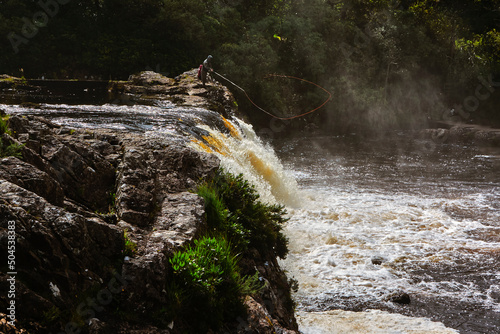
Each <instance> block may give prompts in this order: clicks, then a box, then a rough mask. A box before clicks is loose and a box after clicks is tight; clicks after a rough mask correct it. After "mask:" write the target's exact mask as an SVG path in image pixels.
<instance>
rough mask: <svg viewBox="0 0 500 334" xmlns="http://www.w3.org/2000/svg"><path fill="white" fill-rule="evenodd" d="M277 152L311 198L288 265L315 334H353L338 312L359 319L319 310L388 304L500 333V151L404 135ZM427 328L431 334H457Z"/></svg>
mask: <svg viewBox="0 0 500 334" xmlns="http://www.w3.org/2000/svg"><path fill="white" fill-rule="evenodd" d="M276 146H277V150H278V152H279V155H280V157H281V159H282V160H283V162H284V164H285V165H286V166H287V168H288V169H290V170H291V171H292V173H293V175H294V176H295V178H296V180H297V181H298V184H299V186H300V189H301V197H302V199H303V200H302V201H301V202H302V205H301V206H300V207H298V208H295V209H291V220H290V222H289V224H288V226H287V233H288V236H289V237H290V248H291V254H290V255H289V257H288V258H287V259H286V261H284V266H285V267H286V268H287V269H288V271H289V272H290V274H292V275H293V276H294V277H295V278H296V279H297V280H298V282H299V284H300V288H299V290H298V292H297V293H296V298H297V301H298V309H299V310H300V311H301V312H300V313H299V315H301V317H302V319H303V325H304V326H305V328H306V330H305V332H309V333H328V332H329V331H328V329H325V328H330V327H331V328H330V330H331V332H332V333H333V332H335V333H343V332H348V331H342V330H341V331H333V330H334V328H337V327H338V326H341V325H340V323H341V321H340V320H339V321H338V322H337V321H335V317H337V319H342V317H348V318H350V319H351V320H350V321H351V322H352V319H353V315H352V314H349V316H347V313H346V314H344V315H340V316H339V314H338V313H334V314H329V313H318V312H325V311H328V310H349V311H363V310H367V309H379V310H385V311H388V312H397V313H400V314H405V315H409V316H414V317H417V316H423V317H427V318H429V319H433V320H436V321H440V322H442V323H444V324H445V325H446V326H448V327H451V328H455V329H457V330H459V332H460V333H500V151H495V150H486V149H483V150H481V149H478V148H475V147H464V146H460V145H454V144H449V145H439V146H436V145H434V144H432V143H429V142H419V141H416V140H410V139H409V138H407V137H405V136H403V135H400V136H394V137H393V138H391V139H390V140H382V141H374V142H371V141H361V140H358V139H357V138H356V137H355V136H353V137H352V138H344V137H343V138H335V137H323V138H308V139H304V138H299V139H292V140H285V141H282V142H281V143H276ZM358 316H359V317H360V318H361V317H364V318H365V322H367V323H370V322H371V323H373V324H374V325H375V326H382V328H385V329H386V330H387V331H385V332H384V331H383V330H381V331H377V330H375V329H374V328H376V327H374V328H372V329H371V330H367V331H366V333H379V332H380V333H415V332H414V331H412V330H417V329H418V328H419V326H417V325H416V324H415V323H414V322H413V323H412V322H410V321H409V322H408V323H407V326H405V325H403V327H401V319H399V318H394V317H393V318H392V319H393V320H390V319H387V318H386V319H385V320H383V321H382V322H381V323H380V322H379V321H378V320H376V319H379V318H380V317H379V316H374V315H373V312H365V313H360V314H358ZM311 318H312V319H315V321H311ZM384 323H385V324H386V325H385V326H386V327H384ZM393 323H395V324H397V323H399V324H400V325H399V327H398V325H395V326H396V327H395V328H392V327H390V326H391V325H390V324H393ZM420 324H421V325H420V326H423V328H421V329H419V330H420V332H421V333H430V332H433V333H446V332H448V331H447V330H445V329H442V328H440V327H439V326H437V324H436V326H434V325H433V324H429V323H427V324H425V323H423V322H420ZM321 326H323V328H321ZM328 326H330V327H328ZM398 328H399V329H398ZM352 332H353V333H355V332H356V330H354V331H352ZM359 332H360V333H361V332H365V331H364V330H363V329H360V331H359Z"/></svg>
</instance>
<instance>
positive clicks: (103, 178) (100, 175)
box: [9, 116, 115, 211]
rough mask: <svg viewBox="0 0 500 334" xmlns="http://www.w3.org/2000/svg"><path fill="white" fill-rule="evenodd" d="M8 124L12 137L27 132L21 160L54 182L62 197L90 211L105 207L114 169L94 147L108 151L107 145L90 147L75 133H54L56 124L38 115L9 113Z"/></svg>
mask: <svg viewBox="0 0 500 334" xmlns="http://www.w3.org/2000/svg"><path fill="white" fill-rule="evenodd" d="M9 123H10V126H11V128H12V130H13V132H14V133H15V135H16V136H18V137H19V136H23V135H25V134H28V138H29V139H28V140H27V141H26V142H25V144H26V146H25V147H24V149H23V151H22V154H23V158H24V161H26V162H27V163H29V164H31V165H33V166H35V167H37V168H38V169H39V170H41V171H42V172H45V173H47V174H48V175H49V176H50V177H52V178H53V179H54V180H55V181H57V182H58V183H59V184H60V185H61V187H62V189H63V190H64V194H65V196H67V197H69V198H71V199H73V200H75V201H77V202H79V203H81V204H83V205H85V206H88V207H89V208H91V209H93V210H96V211H106V210H107V208H108V205H109V201H110V193H111V192H112V191H113V187H114V181H115V168H114V167H113V165H112V164H111V163H110V162H109V161H108V160H106V158H105V157H104V156H102V154H101V152H99V151H98V149H102V150H104V151H105V153H109V151H110V150H109V149H107V148H108V146H106V145H101V147H96V146H94V147H92V146H91V145H90V144H89V141H85V140H79V138H78V137H76V136H70V138H66V137H65V136H62V135H60V136H57V134H56V131H55V130H56V129H58V127H57V126H55V125H53V124H52V123H51V122H48V121H46V120H43V119H40V118H39V117H30V118H22V117H19V116H13V117H11V118H10V119H9ZM35 134H36V135H35ZM104 147H105V148H106V149H104Z"/></svg>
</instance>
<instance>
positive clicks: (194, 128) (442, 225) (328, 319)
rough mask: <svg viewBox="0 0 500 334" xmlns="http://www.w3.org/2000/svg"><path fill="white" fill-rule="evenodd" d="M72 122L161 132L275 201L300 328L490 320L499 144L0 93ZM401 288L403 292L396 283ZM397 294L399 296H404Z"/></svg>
mask: <svg viewBox="0 0 500 334" xmlns="http://www.w3.org/2000/svg"><path fill="white" fill-rule="evenodd" d="M0 109H4V110H5V111H6V112H7V113H13V114H31V115H33V114H34V115H42V116H44V117H47V118H49V119H51V120H52V121H54V122H55V123H58V124H61V125H65V126H69V127H78V128H89V129H94V128H100V127H104V128H111V129H115V130H118V131H132V132H134V131H140V132H146V133H147V134H148V135H150V136H171V137H174V138H179V140H184V139H182V138H185V136H181V135H180V134H181V132H182V133H184V134H186V133H188V134H189V135H191V138H192V139H191V141H190V142H189V143H188V145H190V146H192V147H193V148H195V149H197V150H203V151H207V152H211V153H214V154H217V155H218V156H219V158H220V159H221V165H222V167H223V168H225V169H226V170H228V171H230V172H232V173H236V174H238V173H243V174H244V176H245V178H246V179H248V180H249V181H250V182H251V183H253V184H254V185H255V186H256V189H257V190H258V191H259V194H260V195H261V199H262V200H264V201H266V202H270V203H275V202H279V203H282V204H284V205H286V206H287V209H288V212H289V218H290V220H289V222H288V223H287V226H286V233H287V236H288V237H289V239H290V244H289V248H290V254H289V256H288V257H287V259H285V260H283V261H282V262H281V264H282V266H284V268H285V269H286V270H287V271H288V275H289V276H290V278H294V279H296V280H297V282H298V286H299V288H298V290H297V292H296V293H295V299H296V302H297V317H298V320H299V323H300V326H301V327H300V328H301V331H302V332H303V333H304V334H316V333H356V334H360V333H445V334H447V333H471V334H472V333H500V269H499V268H500V266H499V264H500V152H498V151H495V150H492V151H483V150H481V149H479V148H476V147H464V146H461V145H458V144H449V145H439V146H437V145H435V144H433V143H429V142H424V141H418V140H414V139H411V138H410V137H409V136H406V135H404V134H399V135H398V134H395V135H394V136H392V137H391V138H389V139H390V140H388V139H385V140H379V141H363V140H360V138H359V137H358V136H348V137H311V138H292V139H286V140H276V141H274V142H273V143H272V146H271V145H270V144H268V143H264V142H263V141H262V140H261V139H260V138H259V137H258V136H257V135H256V134H255V132H254V130H253V129H252V127H251V126H250V125H248V124H246V123H245V122H243V121H241V120H238V119H233V120H226V119H223V118H221V117H220V116H219V115H218V114H216V113H213V112H210V111H207V110H204V109H199V108H198V109H197V108H179V107H176V106H175V105H173V104H169V103H166V102H165V103H163V104H161V105H156V106H133V107H129V106H117V105H111V104H107V105H103V106H89V105H80V106H69V105H41V108H29V107H21V106H12V105H0ZM401 295H406V296H407V297H408V300H406V301H403V303H402V302H401V300H400V299H399V302H398V296H401ZM408 301H409V303H407V302H408Z"/></svg>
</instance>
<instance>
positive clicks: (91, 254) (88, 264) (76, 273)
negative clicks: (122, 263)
mask: <svg viewBox="0 0 500 334" xmlns="http://www.w3.org/2000/svg"><path fill="white" fill-rule="evenodd" d="M0 193H1V194H2V198H1V200H0V217H1V218H2V219H1V220H0V222H1V225H0V239H1V240H7V236H8V231H9V229H8V228H9V225H8V224H10V226H13V225H15V233H16V263H17V266H16V268H15V269H16V271H17V275H16V303H18V304H19V305H23V307H22V308H19V309H18V312H17V314H16V315H17V318H18V319H23V320H24V322H27V321H28V320H30V319H32V320H33V321H40V319H44V317H45V316H44V312H46V311H47V310H49V309H52V308H56V307H57V308H62V309H72V308H74V307H75V305H74V304H73V303H74V301H73V298H74V296H75V295H78V294H80V293H82V292H84V291H86V290H89V289H91V288H92V287H93V286H94V285H95V284H101V283H102V282H105V281H106V280H109V277H110V276H111V274H112V270H113V266H114V263H115V261H116V258H117V256H118V255H119V254H120V253H121V250H122V246H123V234H122V233H123V232H122V231H121V229H119V228H117V227H115V226H112V225H109V224H106V223H105V222H104V221H102V220H100V219H98V218H85V217H83V216H80V215H78V214H74V213H70V212H68V211H66V210H64V209H63V208H61V207H57V206H54V205H52V204H50V203H49V202H47V201H46V200H45V199H44V198H42V197H40V196H39V195H37V194H35V193H33V192H31V191H28V190H26V189H23V188H21V187H20V186H18V185H15V184H13V183H11V182H8V181H5V180H1V179H0ZM0 249H1V251H2V253H3V254H7V243H6V242H2V243H0ZM0 276H2V277H1V280H0V282H1V283H0V285H1V288H2V289H5V290H4V291H7V287H6V284H7V281H6V276H5V275H4V274H0ZM4 298H6V297H5V296H2V297H0V300H1V299H4ZM2 304H3V300H2Z"/></svg>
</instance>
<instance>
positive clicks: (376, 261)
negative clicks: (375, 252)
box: [371, 256, 386, 266]
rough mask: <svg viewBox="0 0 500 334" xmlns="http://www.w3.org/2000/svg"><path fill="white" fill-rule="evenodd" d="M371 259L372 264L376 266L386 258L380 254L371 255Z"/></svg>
mask: <svg viewBox="0 0 500 334" xmlns="http://www.w3.org/2000/svg"><path fill="white" fill-rule="evenodd" d="M371 261H372V264H374V265H376V266H380V265H381V264H382V263H384V262H385V261H386V259H384V258H383V257H381V256H374V257H372V259H371Z"/></svg>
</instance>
